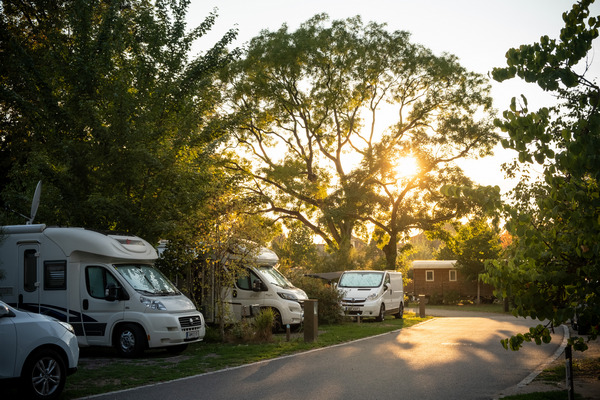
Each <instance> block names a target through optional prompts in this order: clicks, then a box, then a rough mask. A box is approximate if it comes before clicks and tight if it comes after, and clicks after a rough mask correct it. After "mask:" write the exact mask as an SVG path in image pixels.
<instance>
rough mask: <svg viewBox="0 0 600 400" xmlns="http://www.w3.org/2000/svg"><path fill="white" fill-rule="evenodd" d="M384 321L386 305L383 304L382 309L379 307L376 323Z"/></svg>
mask: <svg viewBox="0 0 600 400" xmlns="http://www.w3.org/2000/svg"><path fill="white" fill-rule="evenodd" d="M384 319H385V305H384V304H381V307H379V315H378V316H377V317H376V318H375V321H377V322H381V321H383V320H384Z"/></svg>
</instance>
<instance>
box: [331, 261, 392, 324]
mask: <svg viewBox="0 0 600 400" xmlns="http://www.w3.org/2000/svg"><path fill="white" fill-rule="evenodd" d="M337 289H338V290H339V291H340V292H341V293H342V295H343V298H342V311H343V312H344V314H345V315H349V316H354V317H363V318H365V317H375V319H376V320H377V321H383V320H384V318H385V315H386V314H393V315H395V316H396V318H402V316H403V314H404V284H403V282H402V273H401V272H395V271H370V270H355V271H345V272H344V273H343V274H342V275H341V276H340V279H339V281H338V284H337Z"/></svg>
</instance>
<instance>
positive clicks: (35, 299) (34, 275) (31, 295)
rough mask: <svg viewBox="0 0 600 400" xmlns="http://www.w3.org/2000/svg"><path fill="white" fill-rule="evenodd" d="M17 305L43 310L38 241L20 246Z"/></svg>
mask: <svg viewBox="0 0 600 400" xmlns="http://www.w3.org/2000/svg"><path fill="white" fill-rule="evenodd" d="M18 251H19V261H18V264H17V265H18V267H17V270H18V277H19V278H18V284H17V307H18V308H19V309H21V310H26V311H31V312H36V313H39V312H40V311H41V304H40V303H41V283H42V282H41V280H42V276H41V275H42V271H41V267H40V265H39V264H40V262H39V258H40V245H39V244H38V243H32V244H21V245H19V246H18Z"/></svg>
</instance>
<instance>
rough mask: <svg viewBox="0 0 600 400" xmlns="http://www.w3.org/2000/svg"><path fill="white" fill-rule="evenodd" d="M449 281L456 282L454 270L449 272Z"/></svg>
mask: <svg viewBox="0 0 600 400" xmlns="http://www.w3.org/2000/svg"><path fill="white" fill-rule="evenodd" d="M449 279H450V281H451V282H456V270H455V269H451V270H450V276H449Z"/></svg>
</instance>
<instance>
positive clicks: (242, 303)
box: [231, 268, 264, 318]
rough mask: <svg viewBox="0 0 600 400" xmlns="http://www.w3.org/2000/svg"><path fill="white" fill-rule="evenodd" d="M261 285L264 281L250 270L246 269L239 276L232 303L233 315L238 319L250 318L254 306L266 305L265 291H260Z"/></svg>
mask: <svg viewBox="0 0 600 400" xmlns="http://www.w3.org/2000/svg"><path fill="white" fill-rule="evenodd" d="M260 283H262V280H261V279H260V278H259V276H258V275H257V274H256V273H255V272H254V271H252V270H251V269H250V268H244V270H243V271H242V272H240V274H239V275H238V276H237V279H236V281H235V288H234V289H233V292H232V297H233V298H232V302H231V305H232V308H233V313H234V315H235V316H236V317H237V318H241V317H249V316H250V315H251V310H252V306H253V305H259V306H260V305H261V304H262V303H264V300H263V297H264V290H258V289H259V287H260V286H262V285H260ZM256 285H259V286H256ZM263 288H264V286H263Z"/></svg>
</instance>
